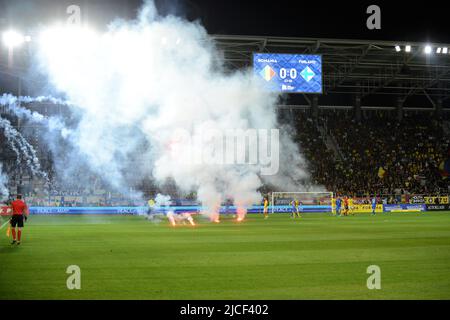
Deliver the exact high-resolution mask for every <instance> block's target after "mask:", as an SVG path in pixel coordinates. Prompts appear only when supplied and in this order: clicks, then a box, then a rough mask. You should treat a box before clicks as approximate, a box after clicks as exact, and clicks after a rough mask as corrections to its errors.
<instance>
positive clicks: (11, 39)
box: [3, 30, 25, 48]
mask: <svg viewBox="0 0 450 320" xmlns="http://www.w3.org/2000/svg"><path fill="white" fill-rule="evenodd" d="M24 41H25V38H24V36H23V35H21V34H20V33H18V32H17V31H14V30H9V31H6V32H4V33H3V43H4V44H5V45H6V46H7V47H8V48H14V47H17V46H20V45H21V44H22V43H23V42H24Z"/></svg>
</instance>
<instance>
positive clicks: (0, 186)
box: [0, 163, 9, 202]
mask: <svg viewBox="0 0 450 320" xmlns="http://www.w3.org/2000/svg"><path fill="white" fill-rule="evenodd" d="M7 183H8V177H7V176H6V175H5V174H3V165H2V164H1V163H0V202H3V201H5V200H6V199H8V197H9V191H8V187H7Z"/></svg>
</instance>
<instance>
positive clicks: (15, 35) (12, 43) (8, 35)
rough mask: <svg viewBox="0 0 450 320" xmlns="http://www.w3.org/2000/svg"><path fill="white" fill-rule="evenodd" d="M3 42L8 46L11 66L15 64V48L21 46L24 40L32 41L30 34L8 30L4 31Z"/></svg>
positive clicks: (9, 64)
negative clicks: (24, 34) (25, 34)
mask: <svg viewBox="0 0 450 320" xmlns="http://www.w3.org/2000/svg"><path fill="white" fill-rule="evenodd" d="M2 38H3V44H4V45H5V46H6V47H7V48H8V66H9V67H10V68H11V67H12V65H13V58H14V48H17V47H19V46H21V45H22V44H23V43H24V42H30V41H31V37H30V36H26V37H25V36H23V35H22V34H21V33H19V32H17V31H14V30H8V31H5V32H4V33H3V36H2Z"/></svg>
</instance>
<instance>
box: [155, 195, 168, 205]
mask: <svg viewBox="0 0 450 320" xmlns="http://www.w3.org/2000/svg"><path fill="white" fill-rule="evenodd" d="M170 204H171V201H170V196H169V195H163V194H160V193H158V194H157V195H156V197H155V207H156V208H159V207H162V206H170Z"/></svg>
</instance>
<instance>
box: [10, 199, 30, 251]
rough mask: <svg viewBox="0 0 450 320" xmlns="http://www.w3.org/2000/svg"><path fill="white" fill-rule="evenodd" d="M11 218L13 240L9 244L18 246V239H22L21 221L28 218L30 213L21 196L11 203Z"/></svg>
mask: <svg viewBox="0 0 450 320" xmlns="http://www.w3.org/2000/svg"><path fill="white" fill-rule="evenodd" d="M11 209H12V213H13V214H12V217H11V233H12V237H13V240H12V242H11V244H16V243H17V244H18V245H19V244H20V238H21V237H22V228H23V220H24V219H25V221H26V220H27V218H28V215H29V214H30V212H29V211H28V207H27V205H26V203H25V201H23V200H22V195H21V194H18V195H17V197H16V200H14V201H12V202H11ZM16 227H17V240H16Z"/></svg>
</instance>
